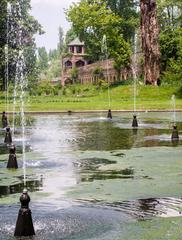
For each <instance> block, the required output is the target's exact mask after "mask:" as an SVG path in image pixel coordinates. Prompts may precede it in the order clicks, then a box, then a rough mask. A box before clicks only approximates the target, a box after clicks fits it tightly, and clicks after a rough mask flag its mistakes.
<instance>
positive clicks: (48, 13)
mask: <svg viewBox="0 0 182 240" xmlns="http://www.w3.org/2000/svg"><path fill="white" fill-rule="evenodd" d="M78 1H79V0H31V6H32V10H31V15H33V16H34V17H35V18H36V19H37V20H38V22H39V23H40V24H41V25H42V26H43V29H44V31H45V32H46V33H45V34H43V35H40V36H38V35H37V36H36V43H37V47H43V46H44V47H46V49H47V51H49V50H50V49H55V48H56V47H57V43H58V28H59V26H61V27H62V28H63V31H64V33H66V31H67V30H68V29H69V28H70V23H68V22H67V20H66V16H65V14H64V10H65V9H68V8H69V6H70V5H71V4H72V3H73V2H75V3H76V2H78Z"/></svg>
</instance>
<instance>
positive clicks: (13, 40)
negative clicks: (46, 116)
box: [0, 0, 42, 89]
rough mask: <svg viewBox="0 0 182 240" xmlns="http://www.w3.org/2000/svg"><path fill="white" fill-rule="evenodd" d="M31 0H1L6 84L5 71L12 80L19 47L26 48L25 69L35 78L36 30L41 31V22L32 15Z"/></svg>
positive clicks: (0, 77) (1, 80)
mask: <svg viewBox="0 0 182 240" xmlns="http://www.w3.org/2000/svg"><path fill="white" fill-rule="evenodd" d="M30 8H31V6H30V0H2V1H1V7H0V16H1V17H0V26H1V28H0V36H1V38H0V53H1V54H0V58H1V59H0V62H1V66H0V68H1V69H0V70H1V71H0V84H1V89H5V87H6V71H7V69H8V73H9V74H8V75H9V76H8V77H9V82H13V81H14V78H15V72H16V62H17V58H18V53H19V51H20V50H21V51H23V53H24V59H25V66H26V73H27V77H28V78H29V79H30V80H32V81H33V80H35V79H36V76H37V69H36V45H35V41H34V34H35V33H40V34H41V33H42V29H41V26H40V24H39V23H38V22H37V21H36V20H35V19H34V18H33V17H32V16H31V15H30V13H29V10H30Z"/></svg>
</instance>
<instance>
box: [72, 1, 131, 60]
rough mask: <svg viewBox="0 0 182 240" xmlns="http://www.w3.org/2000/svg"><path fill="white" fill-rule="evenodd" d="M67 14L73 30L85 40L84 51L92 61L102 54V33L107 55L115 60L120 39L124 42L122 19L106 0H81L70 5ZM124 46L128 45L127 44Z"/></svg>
mask: <svg viewBox="0 0 182 240" xmlns="http://www.w3.org/2000/svg"><path fill="white" fill-rule="evenodd" d="M67 16H68V19H69V20H70V21H71V23H72V27H73V30H74V32H75V33H76V34H77V35H78V36H79V37H80V40H83V41H84V42H85V46H86V52H87V54H88V55H89V58H90V59H91V60H92V61H97V60H99V58H100V57H101V56H102V39H103V36H104V35H105V36H106V39H107V50H108V56H107V57H115V59H116V60H117V57H116V52H117V51H118V50H119V48H120V41H122V42H125V40H124V39H123V36H122V35H121V25H122V24H123V20H122V19H121V17H119V16H117V15H116V14H115V13H113V12H112V10H111V9H110V8H108V6H107V4H106V1H103V0H95V1H88V0H82V1H81V2H80V3H78V4H73V5H72V6H71V7H70V9H69V10H68V12H67ZM120 39H122V40H120ZM125 46H126V47H129V45H127V44H125ZM127 50H128V49H127Z"/></svg>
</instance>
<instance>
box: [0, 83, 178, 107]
mask: <svg viewBox="0 0 182 240" xmlns="http://www.w3.org/2000/svg"><path fill="white" fill-rule="evenodd" d="M75 88H76V91H74V92H75V94H72V92H73V91H72V90H70V89H68V91H67V94H66V95H61V96H36V97H29V99H28V100H27V102H26V111H68V110H72V111H78V110H107V109H108V108H109V106H108V105H109V104H108V90H107V89H105V90H100V91H98V90H95V87H93V86H92V87H88V86H78V87H75ZM72 89H73V88H72ZM176 90H177V88H176V87H170V86H165V87H154V86H138V88H137V109H138V110H160V109H163V110H168V109H171V96H172V94H174V93H175V92H176ZM78 91H79V93H78ZM110 93H111V109H112V110H133V86H131V85H126V86H117V87H112V88H111V89H110ZM176 108H177V109H182V99H177V100H176ZM4 109H6V108H5V104H4V101H1V104H0V110H1V111H2V110H4ZM9 109H10V110H12V109H13V108H12V105H11V106H9Z"/></svg>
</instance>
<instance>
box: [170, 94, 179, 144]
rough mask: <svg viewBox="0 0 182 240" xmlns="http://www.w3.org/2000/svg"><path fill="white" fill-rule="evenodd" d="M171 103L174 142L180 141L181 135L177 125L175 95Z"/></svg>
mask: <svg viewBox="0 0 182 240" xmlns="http://www.w3.org/2000/svg"><path fill="white" fill-rule="evenodd" d="M171 103H172V108H173V109H172V113H173V114H172V123H173V129H172V135H171V139H172V140H178V139H179V134H178V129H177V125H176V96H175V95H174V94H173V95H172V97H171Z"/></svg>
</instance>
